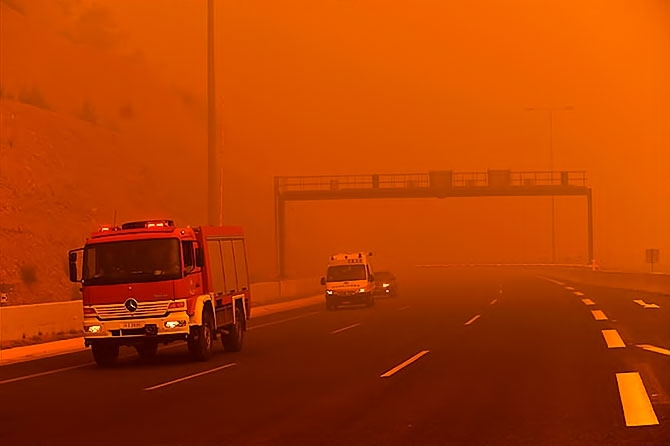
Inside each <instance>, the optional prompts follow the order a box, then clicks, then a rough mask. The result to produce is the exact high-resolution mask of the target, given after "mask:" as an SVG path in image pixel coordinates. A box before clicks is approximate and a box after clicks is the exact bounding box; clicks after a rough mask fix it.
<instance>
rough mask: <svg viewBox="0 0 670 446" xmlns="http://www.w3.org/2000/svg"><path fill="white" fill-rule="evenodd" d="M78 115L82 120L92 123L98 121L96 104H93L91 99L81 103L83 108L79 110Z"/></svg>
mask: <svg viewBox="0 0 670 446" xmlns="http://www.w3.org/2000/svg"><path fill="white" fill-rule="evenodd" d="M77 117H78V118H79V119H81V120H82V121H87V122H90V123H91V124H95V123H97V122H98V115H97V113H96V112H95V106H93V104H91V103H90V102H89V101H84V103H83V104H82V105H81V108H80V109H79V111H78V112H77Z"/></svg>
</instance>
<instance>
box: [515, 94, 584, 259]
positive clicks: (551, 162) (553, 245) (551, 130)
mask: <svg viewBox="0 0 670 446" xmlns="http://www.w3.org/2000/svg"><path fill="white" fill-rule="evenodd" d="M569 110H573V107H572V106H571V105H569V106H565V107H527V108H526V111H544V112H547V113H548V116H549V171H550V173H549V175H550V180H549V182H550V184H552V185H553V183H554V113H555V112H557V111H569ZM551 263H556V200H555V197H554V196H553V195H552V196H551Z"/></svg>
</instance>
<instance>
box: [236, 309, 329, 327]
mask: <svg viewBox="0 0 670 446" xmlns="http://www.w3.org/2000/svg"><path fill="white" fill-rule="evenodd" d="M319 313H321V312H320V311H311V312H309V313H305V314H300V315H298V316H293V317H289V318H286V319H281V320H278V321H274V322H268V323H266V324H261V325H254V326H253V327H249V328H247V330H255V329H257V328H263V327H269V326H270V325H277V324H282V323H284V322H288V321H293V320H296V319H302V318H304V317H308V316H314V315H315V314H319Z"/></svg>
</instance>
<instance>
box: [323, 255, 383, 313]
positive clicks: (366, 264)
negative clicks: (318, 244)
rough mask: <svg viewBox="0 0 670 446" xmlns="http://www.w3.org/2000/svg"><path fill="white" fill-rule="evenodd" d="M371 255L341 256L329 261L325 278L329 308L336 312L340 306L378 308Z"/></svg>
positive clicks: (333, 256) (335, 256)
mask: <svg viewBox="0 0 670 446" xmlns="http://www.w3.org/2000/svg"><path fill="white" fill-rule="evenodd" d="M371 256H372V253H368V254H365V253H363V252H354V253H341V254H335V255H332V256H331V257H330V260H329V261H328V270H327V273H326V277H322V278H321V285H325V286H326V308H327V309H328V310H334V309H336V308H337V307H338V306H340V305H366V306H368V307H371V306H373V305H374V304H375V297H374V294H375V278H374V274H373V269H372V262H371V261H370V257H371Z"/></svg>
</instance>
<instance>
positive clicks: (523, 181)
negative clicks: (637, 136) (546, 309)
mask: <svg viewBox="0 0 670 446" xmlns="http://www.w3.org/2000/svg"><path fill="white" fill-rule="evenodd" d="M277 186H278V191H279V192H280V193H282V192H292V191H337V190H351V189H354V190H368V189H431V188H454V189H470V188H499V187H525V188H533V187H546V186H559V187H586V172H583V171H560V172H556V171H518V172H514V171H509V170H491V171H488V172H451V171H441V172H429V173H414V174H379V175H328V176H300V177H278V178H277Z"/></svg>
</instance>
